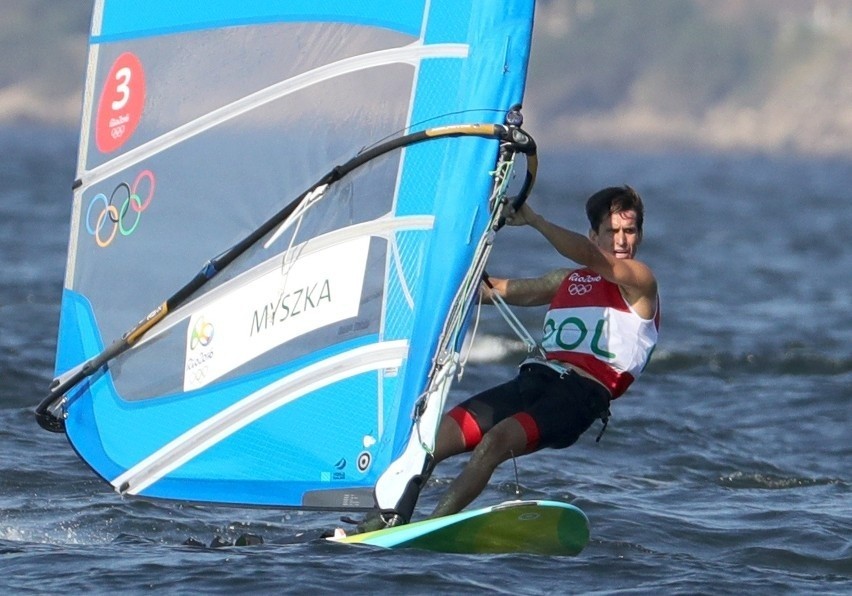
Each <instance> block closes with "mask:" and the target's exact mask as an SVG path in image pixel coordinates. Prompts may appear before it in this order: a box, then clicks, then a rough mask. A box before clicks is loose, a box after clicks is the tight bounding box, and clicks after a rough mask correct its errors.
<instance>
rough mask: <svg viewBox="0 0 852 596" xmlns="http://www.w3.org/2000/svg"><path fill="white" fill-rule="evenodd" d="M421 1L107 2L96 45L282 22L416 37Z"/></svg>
mask: <svg viewBox="0 0 852 596" xmlns="http://www.w3.org/2000/svg"><path fill="white" fill-rule="evenodd" d="M424 3H425V0H406V1H405V2H397V3H395V4H394V5H393V6H392V7H391V6H389V5H388V3H387V2H386V1H385V0H360V1H359V2H352V0H322V1H321V2H318V1H317V0H287V1H285V2H282V0H251V1H246V2H242V3H232V2H228V3H225V2H216V1H211V0H181V2H174V0H146V1H145V2H122V3H118V2H109V3H107V4H106V6H105V8H104V14H103V21H102V24H101V30H100V32H99V33H98V32H96V34H95V35H94V36H93V37H92V38H91V40H90V43H92V44H98V43H105V42H112V41H119V40H126V39H138V38H142V37H154V36H158V35H167V34H174V33H182V32H186V31H197V30H204V29H215V28H221V27H230V26H237V25H253V24H264V23H281V22H323V21H326V22H340V23H351V24H355V25H367V26H371V27H381V28H384V29H392V30H395V31H400V32H402V33H406V34H409V35H413V36H415V37H416V36H418V35H419V33H420V25H421V21H422V18H423V10H424Z"/></svg>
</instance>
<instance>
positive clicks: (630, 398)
mask: <svg viewBox="0 0 852 596" xmlns="http://www.w3.org/2000/svg"><path fill="white" fill-rule="evenodd" d="M75 145H76V139H75V137H74V135H71V134H68V133H64V132H59V131H55V130H49V129H37V130H31V129H26V130H25V129H9V128H6V129H2V130H0V154H2V155H3V159H2V160H0V265H2V271H3V277H2V286H0V374H2V380H3V383H2V385H0V454H2V458H0V578H2V579H0V586H4V587H6V588H7V589H10V590H16V591H33V592H48V591H60V590H61V591H64V592H70V593H82V592H92V591H98V592H101V591H107V590H116V591H118V590H120V591H121V592H123V593H137V592H143V591H144V592H147V591H150V590H162V591H165V590H168V592H169V593H199V592H202V593H211V592H212V593H217V592H222V593H225V592H233V591H236V590H240V591H249V590H250V591H254V592H258V591H259V592H275V593H287V592H293V593H303V592H309V591H323V592H324V591H335V592H337V591H344V590H345V591H347V592H349V593H365V594H366V593H376V592H388V593H400V592H405V593H481V592H498V593H511V594H540V593H554V592H555V593H589V592H595V593H616V592H617V593H651V592H664V593H689V594H694V593H721V594H726V593H730V594H733V593H737V594H739V593H743V592H750V593H753V594H775V593H779V592H780V593H836V594H842V593H850V592H852V498H851V496H852V491H850V485H852V441H850V439H849V436H850V432H849V431H850V397H849V388H850V386H852V349H850V348H852V312H850V309H849V305H850V302H851V301H850V298H852V284H850V281H849V280H850V279H852V251H850V250H849V249H848V236H849V231H850V230H851V229H852V208H850V207H852V196H850V190H849V189H850V188H852V160H850V159H836V158H835V159H827V158H824V159H808V158H795V157H790V156H786V157H785V156H771V155H750V154H711V153H697V152H693V153H690V152H671V153H648V154H642V153H637V152H626V151H622V152H616V151H608V150H600V149H592V148H573V149H571V150H566V151H565V152H564V153H563V154H560V155H553V154H547V153H545V155H544V156H543V157H542V162H543V163H542V173H541V180H540V183H539V186H538V194H537V196H536V197H535V198H534V199H533V204H534V205H535V206H536V207H537V208H538V209H539V210H540V211H542V212H544V213H545V214H547V215H548V216H549V217H551V218H552V219H554V220H557V221H559V222H561V223H564V224H565V225H568V226H569V227H574V228H579V229H585V224H584V221H583V215H582V207H581V205H582V200H583V199H584V197H585V196H587V195H588V194H589V193H591V192H592V191H594V190H597V189H598V188H600V187H602V186H607V185H610V184H622V183H629V184H631V185H633V186H635V187H636V188H637V189H638V190H639V191H640V192H641V193H642V194H643V195H644V197H645V199H646V203H647V205H646V208H647V221H646V230H645V234H646V238H645V243H644V245H643V246H642V248H641V250H640V256H641V257H642V258H643V259H644V260H646V261H647V262H649V263H650V264H651V265H652V266H653V267H654V269H655V271H656V272H657V275H658V277H659V279H660V283H661V288H662V292H663V327H662V340H661V343H660V345H659V347H658V349H657V352H656V354H655V356H654V360H653V362H652V363H651V365H650V366H649V368H648V370H647V371H646V374H645V376H643V377H642V378H641V379H640V380H639V382H638V383H637V384H636V385H635V386H634V388H633V389H631V391H630V392H629V393H628V395H627V396H625V397H624V398H622V399H620V400H618V401H617V402H616V403H615V404H614V407H613V413H614V419H613V420H612V422H611V423H610V426H609V428H608V430H607V431H606V434H605V435H604V438H603V440H602V441H601V443H598V444H596V443H595V441H594V435H595V434H596V432H595V431H596V430H597V427H594V429H593V431H590V432H589V433H588V434H587V435H586V436H584V437H583V438H582V439H581V441H580V442H579V443H578V444H577V445H575V446H574V447H572V448H570V449H567V450H563V451H546V452H543V453H539V454H535V455H533V456H529V457H526V458H522V459H521V460H519V462H518V463H519V488H520V490H521V492H522V495H523V496H524V497H526V498H551V499H564V500H568V501H571V502H573V503H575V504H576V505H578V506H579V507H581V508H582V509H583V510H584V511H586V513H587V514H588V515H589V518H590V519H591V524H592V540H591V543H590V544H589V546H588V547H587V548H586V550H585V551H584V552H583V553H582V554H581V555H580V556H578V557H575V558H549V557H540V556H523V555H518V556H507V555H501V556H457V555H440V554H434V553H427V552H419V551H399V552H390V551H376V550H367V549H362V548H354V547H346V546H343V545H335V544H326V543H323V542H321V541H317V540H315V539H314V538H315V537H316V536H317V535H318V533H319V531H321V530H323V529H325V528H328V527H332V526H334V525H335V524H336V516H335V515H333V514H330V513H315V512H302V513H300V512H294V511H275V510H263V509H250V510H247V509H239V508H209V507H197V506H190V505H179V504H172V503H159V502H158V503H150V502H144V501H137V500H129V499H123V498H121V497H119V496H117V495H116V494H115V493H113V492H112V491H111V490H110V489H109V487H108V485H107V484H106V483H104V482H102V481H101V480H99V479H98V478H96V477H95V476H94V475H93V474H92V473H91V472H90V471H89V469H88V468H87V467H86V466H85V465H84V464H83V463H82V462H80V461H79V460H78V459H77V457H76V455H75V454H74V453H73V451H72V450H71V449H70V447H69V446H68V444H67V442H66V441H65V439H64V438H63V437H62V436H61V435H53V434H50V433H47V432H44V431H42V430H41V429H40V428H38V427H37V426H36V424H35V422H34V420H33V416H32V409H33V407H34V406H35V404H36V403H38V401H39V400H40V399H41V398H42V397H43V396H44V395H45V394H46V389H47V386H48V384H49V382H50V379H51V377H52V368H53V351H54V346H55V334H56V328H57V324H58V313H59V304H58V302H59V297H60V293H61V288H62V279H63V274H64V267H65V248H66V243H67V233H68V222H69V218H70V190H69V187H70V182H71V180H72V179H73V171H74V166H73V162H74V159H75V155H76V147H75ZM501 238H502V240H501V242H502V245H501V246H500V247H499V248H498V250H496V251H495V254H494V258H493V260H492V264H491V266H490V267H489V270H490V271H491V272H492V273H493V274H495V275H534V274H537V273H540V272H543V271H546V270H548V269H550V268H554V267H558V266H562V264H563V262H562V261H561V260H560V258H559V257H558V255H556V254H555V253H554V251H553V250H551V249H549V248H548V246H547V244H546V243H545V242H544V241H543V240H541V238H539V237H537V236H536V234H535V233H534V232H533V231H531V230H528V229H511V230H507V231H505V232H502V233H501ZM519 315H520V316H521V318H522V319H523V320H524V321H525V322H526V323H527V324H528V325H529V326H530V327H531V328H532V329H536V328H537V326H538V325H539V323H540V317H541V316H542V312H541V310H530V311H520V312H519ZM517 358H518V343H517V342H516V340H514V338H513V337H512V336H511V335H510V334H509V332H507V331H506V329H505V325H504V324H503V323H502V321H501V319H500V318H499V317H498V316H497V315H496V314H495V313H494V312H491V311H488V310H486V311H485V312H484V313H483V319H482V322H481V324H480V328H479V340H478V341H477V343H476V345H475V347H474V350H473V352H472V353H471V361H470V364H469V366H468V368H467V370H466V373H465V376H464V378H463V379H462V381H461V383H459V384H457V385H456V388H455V389H454V391H453V393H452V395H451V398H450V399H451V401H453V402H454V401H459V400H461V399H462V398H463V397H465V396H466V395H467V394H469V393H470V392H472V391H475V390H477V389H479V388H481V387H483V386H485V385H486V384H491V383H494V382H497V381H502V380H503V379H505V378H507V377H508V376H510V375H511V374H513V367H514V364H515V362H516V361H517ZM460 463H461V460H459V461H449V462H445V463H444V464H442V466H441V467H439V468H438V471H437V473H436V475H435V478H433V480H432V481H431V484H430V486H429V487H427V489H426V491H425V492H424V494H423V496H422V499H421V504H422V508H421V510H422V511H428V510H429V509H431V507H432V506H433V505H434V504H435V502H436V501H437V497H438V494H439V493H440V489H441V488H442V486H444V485H446V483H448V482H449V480H450V479H451V478H452V477H453V476H454V475H455V473H457V472H458V470H459V469H460V468H459V466H460ZM515 489H516V485H515V479H514V475H513V472H512V466H511V465H510V464H506V465H504V466H502V467H501V468H500V469H499V470H498V471H497V473H496V474H495V476H494V478H493V479H492V482H491V484H490V485H489V487H488V489H487V490H486V491H485V493H483V495H482V496H481V497H480V503H481V504H491V503H496V502H498V501H501V500H506V499H509V498H513V497H514V494H515ZM243 532H254V533H257V534H261V535H262V536H263V537H264V538H265V540H266V543H265V544H264V545H262V546H256V547H246V548H229V549H197V548H190V547H186V546H183V545H182V544H181V543H182V542H183V541H184V540H186V538H188V537H190V536H192V537H195V538H197V539H199V540H202V541H209V540H211V539H212V537H213V536H215V535H220V536H223V537H225V538H229V539H234V538H235V537H236V536H238V535H239V534H241V533H243Z"/></svg>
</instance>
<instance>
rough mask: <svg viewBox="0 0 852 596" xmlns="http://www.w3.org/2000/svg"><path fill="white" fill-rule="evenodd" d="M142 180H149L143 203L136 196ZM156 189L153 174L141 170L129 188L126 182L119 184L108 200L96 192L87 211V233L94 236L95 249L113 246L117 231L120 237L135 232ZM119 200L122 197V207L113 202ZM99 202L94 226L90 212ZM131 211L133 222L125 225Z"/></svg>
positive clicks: (102, 194) (149, 171)
mask: <svg viewBox="0 0 852 596" xmlns="http://www.w3.org/2000/svg"><path fill="white" fill-rule="evenodd" d="M143 179H147V180H148V195H147V196H146V197H145V199H144V200H143V199H142V198H141V197H140V196H139V193H138V190H139V185H140V183H141V182H142V181H143ZM155 186H156V184H155V182H154V173H153V172H151V170H142V171H141V172H139V175H138V176H136V180H134V181H133V184H132V185H131V184H127V183H126V182H121V183H119V185H118V186H116V187H115V188H114V189H113V191H112V193H110V195H109V198H107V196H106V195H105V194H104V193H98V194H97V195H95V196H94V197H93V198H92V201H91V202H90V203H89V208H88V209H87V210H86V231H87V232H89V234H91V235H92V236H94V237H95V242H96V243H97V245H98V246H100V247H101V248H106V247H107V246H109V245H110V244H112V242H113V240H115V237H116V233H117V232H120V233H121V235H122V236H130V235H131V234H132V233H133V232H134V231H135V230H136V227H137V226H138V225H139V220H140V219H141V218H142V212H143V211H145V209H147V208H148V205H150V204H151V199H153V198H154V187H155ZM121 197H123V198H124V200H123V201H122V203H121V207H116V206H115V204H114V203H115V202H116V201H118V200H120V199H121ZM101 203H103V207H102V208H101V210H100V211H99V212H98V215H97V217H96V218H94V221H95V224H94V226H93V225H92V219H93V218H92V213H93V211H94V209H95V205H100V204H101ZM131 211H133V212H134V213H135V214H136V216H135V218H133V222H132V223H131V224H130V225H127V219H128V217H127V216H128V214H129V213H130V212H131ZM131 217H132V214H131ZM107 220H109V221H107ZM110 225H112V229H110ZM105 230H109V232H108V233H107V234H106V235H104V231H105Z"/></svg>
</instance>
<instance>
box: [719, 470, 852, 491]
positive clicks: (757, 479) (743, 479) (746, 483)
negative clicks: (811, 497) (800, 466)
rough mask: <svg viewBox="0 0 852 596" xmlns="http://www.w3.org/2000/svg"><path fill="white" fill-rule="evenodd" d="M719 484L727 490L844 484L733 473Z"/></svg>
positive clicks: (817, 479)
mask: <svg viewBox="0 0 852 596" xmlns="http://www.w3.org/2000/svg"><path fill="white" fill-rule="evenodd" d="M719 484H720V485H721V486H724V487H727V488H746V489H755V488H756V489H772V490H777V489H788V488H804V487H809V486H830V485H838V486H844V485H845V484H846V483H845V482H844V481H843V480H841V479H839V478H800V477H796V476H789V477H785V476H774V475H771V474H760V473H746V472H734V473H733V474H729V475H727V476H722V477H721V478H719Z"/></svg>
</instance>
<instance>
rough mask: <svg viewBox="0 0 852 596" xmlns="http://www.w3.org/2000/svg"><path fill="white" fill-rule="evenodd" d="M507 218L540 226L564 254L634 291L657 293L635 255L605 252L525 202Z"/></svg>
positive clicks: (654, 283)
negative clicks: (543, 215)
mask: <svg viewBox="0 0 852 596" xmlns="http://www.w3.org/2000/svg"><path fill="white" fill-rule="evenodd" d="M507 221H508V223H510V224H511V225H524V224H526V225H529V226H531V227H532V228H534V229H536V230H538V232H539V233H540V234H541V235H542V236H544V237H545V238H546V239H547V241H548V242H550V244H551V245H552V246H553V247H554V248H555V249H556V250H557V251H559V253H560V254H561V255H563V256H565V257H568V258H569V259H571V260H572V261H574V262H575V263H579V264H580V265H584V266H586V267H589V268H590V269H592V270H593V271H595V272H597V273H600V274H601V275H602V276H603V277H604V278H605V279H607V280H609V281H611V282H613V283H615V284H618V285H619V286H621V287H623V288H625V289H627V290H632V292H631V293H634V292H635V293H636V294H639V295H643V296H647V297H653V296H655V295H656V292H657V282H656V279H655V278H654V274H653V273H652V272H651V269H650V268H649V267H648V266H647V265H645V264H644V263H641V262H639V261H637V260H636V259H617V258H616V257H615V256H614V255H611V254H607V253H605V252H603V251H602V250H601V249H599V248H598V247H597V246H596V245H595V244H594V243H593V242H592V241H591V240H589V239H588V238H587V237H586V236H583V235H582V234H578V233H577V232H573V231H571V230H566V229H565V228H563V227H561V226H558V225H556V224H554V223H551V222H550V221H548V220H546V219H545V218H544V217H542V216H541V215H539V214H537V213H535V212H534V211H533V210H532V209H531V208H530V207H529V206H528V205H526V204H524V205H522V206H521V208H520V209H519V210H518V212H517V213H515V214H514V215H512V216H511V217H510V218H507Z"/></svg>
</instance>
